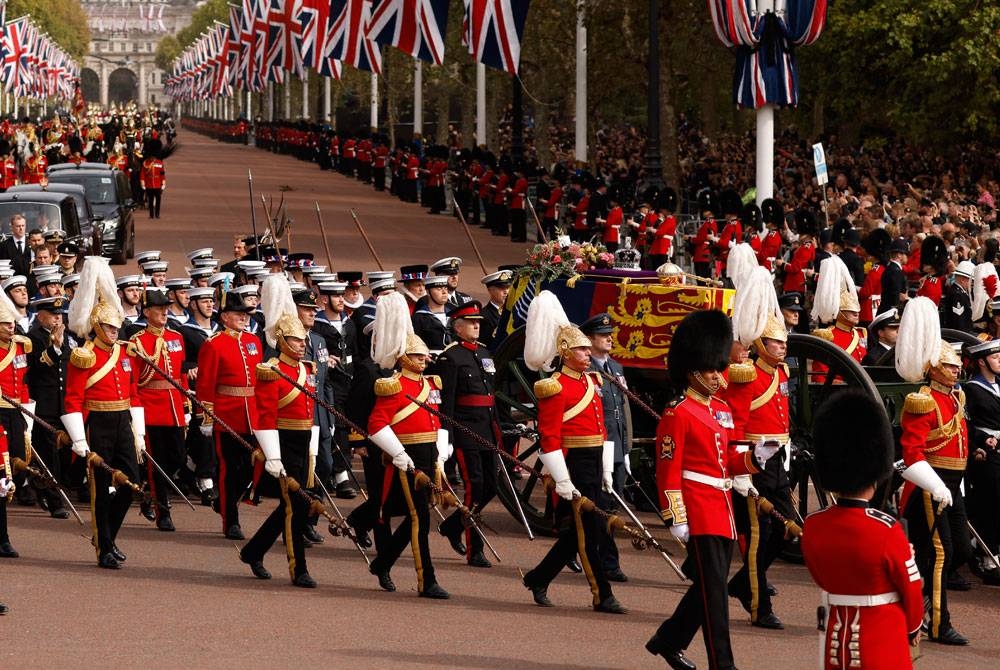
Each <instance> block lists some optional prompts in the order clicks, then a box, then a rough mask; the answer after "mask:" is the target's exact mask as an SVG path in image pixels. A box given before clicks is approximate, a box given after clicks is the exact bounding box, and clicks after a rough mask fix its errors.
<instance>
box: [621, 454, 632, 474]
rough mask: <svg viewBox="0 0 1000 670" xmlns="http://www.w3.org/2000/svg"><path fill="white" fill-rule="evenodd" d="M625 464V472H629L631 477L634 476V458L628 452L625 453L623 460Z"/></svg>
mask: <svg viewBox="0 0 1000 670" xmlns="http://www.w3.org/2000/svg"><path fill="white" fill-rule="evenodd" d="M623 465H624V466H625V472H627V473H628V475H629V477H631V476H632V459H631V458H629V455H628V454H625V460H624V461H623Z"/></svg>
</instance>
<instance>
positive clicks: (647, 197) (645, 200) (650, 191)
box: [639, 186, 677, 206]
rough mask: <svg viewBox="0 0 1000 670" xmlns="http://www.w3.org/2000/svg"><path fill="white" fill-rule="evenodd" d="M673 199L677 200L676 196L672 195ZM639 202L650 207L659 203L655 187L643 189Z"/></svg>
mask: <svg viewBox="0 0 1000 670" xmlns="http://www.w3.org/2000/svg"><path fill="white" fill-rule="evenodd" d="M674 198H675V199H676V198H677V194H676V193H675V194H674ZM639 202H640V203H642V204H645V205H650V206H652V205H653V204H654V203H659V202H660V201H659V193H658V192H657V190H656V187H655V186H647V187H646V188H645V189H643V191H642V194H641V195H640V196H639Z"/></svg>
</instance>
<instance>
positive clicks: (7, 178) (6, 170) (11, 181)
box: [0, 158, 17, 189]
mask: <svg viewBox="0 0 1000 670" xmlns="http://www.w3.org/2000/svg"><path fill="white" fill-rule="evenodd" d="M2 167H3V172H2V176H0V179H2V182H0V188H3V189H8V188H10V187H11V186H15V185H17V163H15V162H14V159H13V158H8V159H6V160H4V162H3V166H2Z"/></svg>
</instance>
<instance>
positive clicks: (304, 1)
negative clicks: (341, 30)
mask: <svg viewBox="0 0 1000 670" xmlns="http://www.w3.org/2000/svg"><path fill="white" fill-rule="evenodd" d="M300 2H301V6H300V7H299V15H298V21H299V25H300V26H301V31H302V46H301V56H302V64H303V65H304V66H305V67H311V68H313V69H314V70H319V69H320V61H321V60H322V59H323V45H324V44H325V43H326V33H327V31H328V30H329V28H330V0H300Z"/></svg>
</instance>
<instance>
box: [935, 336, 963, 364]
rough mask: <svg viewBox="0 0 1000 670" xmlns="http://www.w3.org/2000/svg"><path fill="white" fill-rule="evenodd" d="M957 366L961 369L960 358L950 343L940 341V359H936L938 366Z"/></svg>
mask: <svg viewBox="0 0 1000 670" xmlns="http://www.w3.org/2000/svg"><path fill="white" fill-rule="evenodd" d="M942 365H957V366H959V367H962V357H961V356H959V355H958V352H957V351H955V347H953V346H952V345H951V343H950V342H946V341H944V340H941V357H940V358H939V359H938V366H942Z"/></svg>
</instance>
